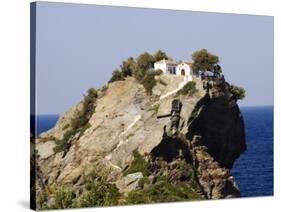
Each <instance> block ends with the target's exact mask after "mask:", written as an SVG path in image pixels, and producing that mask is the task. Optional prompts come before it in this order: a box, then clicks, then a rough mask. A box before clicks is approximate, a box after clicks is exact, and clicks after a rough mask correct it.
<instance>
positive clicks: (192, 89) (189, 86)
mask: <svg viewBox="0 0 281 212" xmlns="http://www.w3.org/2000/svg"><path fill="white" fill-rule="evenodd" d="M197 91H198V90H197V89H196V83H195V82H193V81H190V82H188V83H186V84H185V85H184V86H183V88H182V89H181V90H179V91H178V94H182V95H188V96H192V95H193V94H195V93H196V92H197Z"/></svg>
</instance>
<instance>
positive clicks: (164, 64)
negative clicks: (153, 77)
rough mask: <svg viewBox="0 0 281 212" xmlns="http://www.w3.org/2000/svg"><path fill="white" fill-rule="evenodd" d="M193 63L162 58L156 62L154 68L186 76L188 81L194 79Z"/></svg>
mask: <svg viewBox="0 0 281 212" xmlns="http://www.w3.org/2000/svg"><path fill="white" fill-rule="evenodd" d="M191 65H192V63H189V62H184V61H182V62H175V61H172V60H165V59H163V60H160V61H157V62H155V63H154V70H158V69H160V70H161V71H163V72H164V73H170V74H175V75H181V76H184V78H185V80H186V81H192V76H193V72H192V69H191Z"/></svg>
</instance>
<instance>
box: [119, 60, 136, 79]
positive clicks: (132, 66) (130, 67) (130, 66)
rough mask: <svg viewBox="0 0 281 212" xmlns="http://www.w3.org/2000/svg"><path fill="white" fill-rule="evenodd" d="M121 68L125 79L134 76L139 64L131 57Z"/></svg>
mask: <svg viewBox="0 0 281 212" xmlns="http://www.w3.org/2000/svg"><path fill="white" fill-rule="evenodd" d="M120 68H121V72H122V75H123V77H127V76H133V73H134V71H135V70H136V68H137V63H136V61H135V60H134V58H133V57H129V58H128V59H127V60H125V61H123V62H122V65H121V66H120Z"/></svg>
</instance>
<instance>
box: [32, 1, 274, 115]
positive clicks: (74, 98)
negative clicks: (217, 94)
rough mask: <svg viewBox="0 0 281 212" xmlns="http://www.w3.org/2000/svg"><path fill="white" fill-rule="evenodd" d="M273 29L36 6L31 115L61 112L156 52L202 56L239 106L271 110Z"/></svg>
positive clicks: (179, 14)
mask: <svg viewBox="0 0 281 212" xmlns="http://www.w3.org/2000/svg"><path fill="white" fill-rule="evenodd" d="M273 25H274V19H273V17H270V16H253V15H236V14H225V13H206V12H192V11H177V10H161V9H144V8H129V7H113V6H97V5H86V4H66V3H50V2H38V3H37V8H36V86H37V87H36V91H37V103H36V106H37V113H38V114H60V113H62V112H64V111H66V110H68V109H69V108H70V107H72V106H73V105H75V104H77V103H78V102H79V101H80V100H81V99H82V98H83V94H85V92H86V91H87V90H88V88H91V87H94V88H99V87H101V86H102V85H104V84H105V83H106V82H107V81H108V80H109V79H110V77H111V73H112V71H113V70H114V69H116V68H119V66H120V64H121V62H122V61H123V60H125V59H126V58H128V57H129V56H133V57H137V56H138V55H139V54H141V53H143V52H144V51H147V52H149V53H155V52H156V51H157V50H159V49H161V50H163V51H165V52H166V53H167V54H168V55H169V56H171V57H172V58H174V59H175V60H188V61H191V55H192V53H193V52H194V51H195V50H198V49H201V48H206V49H208V51H210V52H211V53H214V54H216V55H218V56H219V58H220V65H221V66H222V69H223V73H224V76H225V78H226V80H227V81H228V82H230V83H233V84H235V85H239V86H242V87H244V88H245V90H246V98H245V99H243V100H242V101H239V105H240V106H260V105H273V70H274V64H273V56H274V55H273V54H274V43H273Z"/></svg>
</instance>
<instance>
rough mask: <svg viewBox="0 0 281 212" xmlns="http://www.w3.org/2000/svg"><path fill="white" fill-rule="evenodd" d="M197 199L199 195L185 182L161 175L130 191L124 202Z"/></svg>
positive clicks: (138, 202)
mask: <svg viewBox="0 0 281 212" xmlns="http://www.w3.org/2000/svg"><path fill="white" fill-rule="evenodd" d="M145 181H146V180H145ZM146 182H147V181H146ZM198 199H201V197H200V196H199V195H198V194H197V193H195V192H194V191H192V190H191V189H189V187H188V186H187V185H186V184H184V183H181V182H180V183H171V182H169V181H168V179H167V178H166V177H164V176H162V177H159V179H158V180H157V182H156V183H155V184H149V185H148V186H147V187H146V188H142V189H138V190H134V191H131V192H130V193H129V194H128V196H127V198H126V203H127V204H142V203H156V202H175V201H188V200H198Z"/></svg>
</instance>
